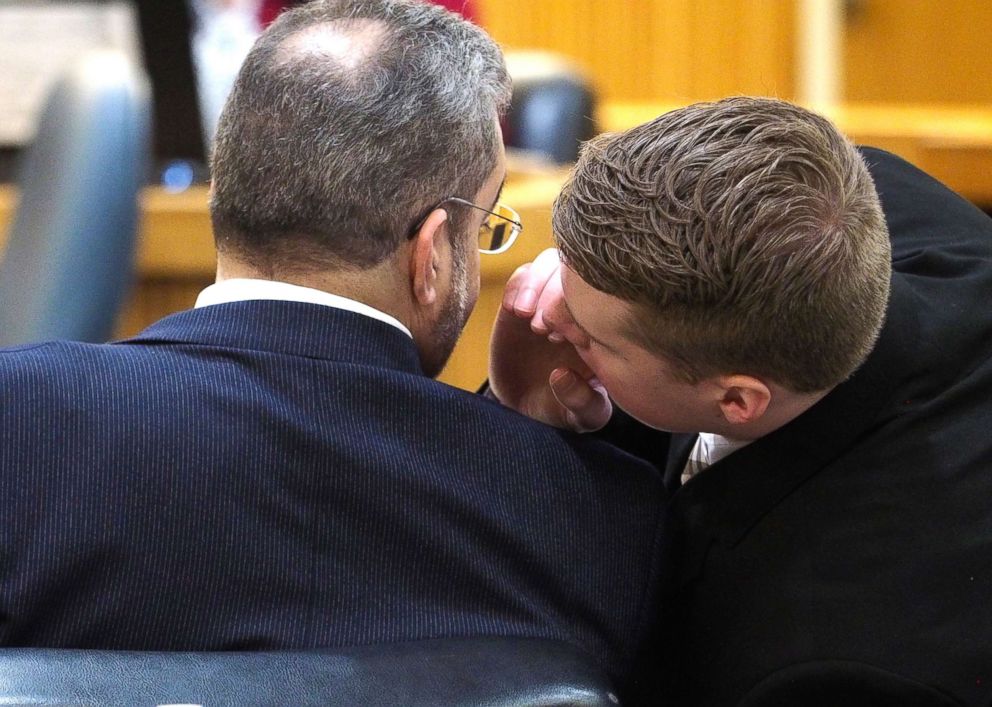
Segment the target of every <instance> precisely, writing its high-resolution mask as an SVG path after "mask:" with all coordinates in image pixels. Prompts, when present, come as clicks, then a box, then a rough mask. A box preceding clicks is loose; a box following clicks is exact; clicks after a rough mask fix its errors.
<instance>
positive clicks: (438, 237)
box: [410, 209, 448, 306]
mask: <svg viewBox="0 0 992 707" xmlns="http://www.w3.org/2000/svg"><path fill="white" fill-rule="evenodd" d="M447 221H448V212H447V211H445V210H444V209H434V210H433V211H431V212H430V214H428V216H427V218H426V219H425V220H424V223H423V225H421V227H420V228H419V229H417V233H416V234H415V235H414V237H413V242H412V248H411V249H410V282H411V284H412V285H413V296H414V297H415V298H416V300H417V302H418V303H420V304H422V305H425V306H429V305H432V304H434V301H435V300H436V299H437V269H438V263H439V259H440V253H439V251H438V247H439V246H440V245H441V244H443V243H445V242H446V240H445V234H444V224H445V223H447Z"/></svg>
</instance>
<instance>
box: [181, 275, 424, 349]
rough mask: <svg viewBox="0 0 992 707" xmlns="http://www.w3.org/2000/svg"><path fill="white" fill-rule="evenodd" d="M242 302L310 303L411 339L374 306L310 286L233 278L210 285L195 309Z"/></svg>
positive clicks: (400, 325)
mask: <svg viewBox="0 0 992 707" xmlns="http://www.w3.org/2000/svg"><path fill="white" fill-rule="evenodd" d="M246 300H280V301H284V302H308V303H310V304H322V305H324V306H326V307H334V308H335V309H344V310H347V311H349V312H354V313H355V314H362V315H364V316H366V317H372V318H373V319H378V320H379V321H380V322H385V323H386V324H389V325H391V326H394V327H396V328H397V329H399V330H400V331H402V332H403V333H404V334H406V335H407V336H409V337H410V338H411V339H412V338H413V334H411V333H410V330H409V329H407V328H406V327H405V326H404V325H403V324H402V323H401V322H400V321H399V320H398V319H396V318H395V317H392V316H390V315H388V314H386V313H385V312H380V311H379V310H378V309H376V308H374V307H370V306H368V305H367V304H365V303H363V302H358V301H356V300H353V299H348V298H347V297H341V296H340V295H332V294H331V293H330V292H324V291H323V290H315V289H313V288H312V287H301V286H300V285H291V284H289V283H288V282H276V281H274V280H251V279H248V278H236V279H232V280H224V281H222V282H218V283H215V284H213V285H210V287H208V288H206V289H205V290H203V292H201V293H200V296H199V297H197V298H196V305H195V306H196V307H209V306H211V305H214V304H226V303H228V302H244V301H246Z"/></svg>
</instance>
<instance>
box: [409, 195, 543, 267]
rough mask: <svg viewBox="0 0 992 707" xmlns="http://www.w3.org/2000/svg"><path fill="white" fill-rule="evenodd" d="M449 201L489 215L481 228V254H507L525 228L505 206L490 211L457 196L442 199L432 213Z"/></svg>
mask: <svg viewBox="0 0 992 707" xmlns="http://www.w3.org/2000/svg"><path fill="white" fill-rule="evenodd" d="M449 201H454V202H456V203H458V204H462V205H464V206H471V207H472V208H473V209H478V210H479V211H485V212H486V213H487V214H489V215H488V216H487V217H486V219H485V220H484V221H483V222H482V225H481V226H480V227H479V252H480V253H488V254H490V255H496V254H498V253H503V252H505V251H506V250H508V249H509V248H510V246H511V245H513V241H515V240H517V236H518V235H520V232H521V231H522V230H523V228H524V227H523V224H522V223H520V214H518V213H517V212H516V211H514V210H513V209H511V208H510V207H509V206H506V205H504V204H496V205H495V206H494V207H493V210H492V211H490V210H489V209H484V208H482V207H481V206H478V205H476V204H473V203H472V202H471V201H468V200H466V199H462V198H460V197H457V196H449V197H448V198H446V199H442V200H441V201H440V202H438V204H437V206H434V207H433V208H432V209H431V211H433V210H434V209H436V208H438V207H440V206H441V205H442V204H447V203H448V202H449ZM428 213H429V212H428ZM426 220H427V216H424V218H423V219H421V220H420V222H419V223H418V224H417V226H416V227H415V228H414V229H413V231H412V232H411V233H410V237H411V238H412V237H413V235H414V234H415V233H416V232H417V231H419V230H420V227H421V226H423V225H424V221H426Z"/></svg>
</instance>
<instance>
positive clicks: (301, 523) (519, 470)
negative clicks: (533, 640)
mask: <svg viewBox="0 0 992 707" xmlns="http://www.w3.org/2000/svg"><path fill="white" fill-rule="evenodd" d="M0 499H3V501H2V503H3V515H2V517H0V645H5V646H53V647H80V648H117V649H160V650H213V649H263V648H276V649H279V648H301V649H306V648H315V647H329V646H341V645H348V644H368V643H375V642H384V641H399V640H405V639H417V638H429V637H439V636H487V635H494V636H496V635H498V636H503V635H514V636H535V637H549V638H559V639H564V640H566V641H569V642H572V643H573V644H576V645H578V646H580V647H582V648H584V649H585V650H587V651H588V652H590V653H592V654H593V655H594V656H596V657H597V658H598V659H599V660H600V661H601V662H602V664H603V665H604V666H605V667H606V668H607V669H608V670H609V671H610V672H611V673H612V674H613V675H614V676H615V677H617V678H619V679H620V680H621V681H622V680H623V678H624V676H625V673H626V671H627V668H628V666H629V664H630V662H631V659H632V655H633V653H634V651H635V649H636V648H637V647H638V645H639V644H640V643H641V640H642V637H643V634H644V628H645V626H647V625H649V623H650V621H649V618H650V616H651V614H652V611H653V605H654V600H655V598H656V597H655V593H654V592H655V587H656V566H655V565H656V559H657V544H658V540H659V533H660V527H661V523H660V520H661V513H662V509H663V505H664V504H663V490H662V485H661V479H660V474H658V473H656V472H655V470H654V468H653V467H650V466H649V465H647V464H645V463H643V462H641V461H638V460H636V459H635V458H633V457H632V456H629V455H627V454H625V453H623V452H620V451H618V450H616V449H614V448H612V447H609V446H608V445H606V444H604V443H602V442H600V441H598V440H591V439H583V438H580V437H578V436H576V435H570V434H565V433H561V432H558V431H556V430H554V429H552V428H550V427H546V426H543V425H540V424H537V423H534V422H532V421H530V420H528V419H526V418H524V417H522V416H520V415H517V414H515V413H513V412H511V411H508V410H506V409H504V408H502V407H501V406H500V405H498V404H497V403H495V402H492V401H490V400H487V399H485V398H483V397H481V396H476V395H472V394H469V393H466V392H464V391H461V390H457V389H455V388H452V387H449V386H447V385H444V384H441V383H438V382H435V381H433V380H429V379H428V378H426V377H424V375H423V374H422V373H421V371H420V368H419V364H418V358H417V353H416V350H415V348H414V346H413V343H412V341H411V340H410V339H409V338H408V337H407V336H405V335H404V334H402V333H401V332H400V331H398V330H396V329H394V328H393V327H391V326H389V325H386V324H383V323H382V322H379V321H376V320H373V319H370V318H367V317H364V316H361V315H357V314H353V313H350V312H345V311H341V310H336V309H332V308H328V307H323V306H319V305H312V304H301V303H290V302H243V303H233V304H223V305H216V306H211V307H206V308H203V309H198V310H192V311H188V312H182V313H179V314H176V315H173V316H171V317H167V318H166V319H164V320H162V321H161V322H159V323H157V324H155V325H153V326H152V327H151V328H149V329H148V330H147V331H145V332H144V333H142V334H141V335H140V336H138V337H136V338H134V339H131V340H129V341H125V342H122V343H118V344H109V345H99V346H95V345H84V344H76V343H49V344H44V345H39V346H33V347H31V346H29V347H22V348H18V349H13V350H7V351H4V352H0Z"/></svg>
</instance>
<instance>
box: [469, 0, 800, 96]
mask: <svg viewBox="0 0 992 707" xmlns="http://www.w3.org/2000/svg"><path fill="white" fill-rule="evenodd" d="M480 8H481V14H482V22H483V24H484V25H485V27H486V28H487V29H488V30H489V31H490V32H491V33H492V35H493V36H494V37H495V38H496V40H497V41H499V42H500V43H501V44H502V45H503V46H504V47H505V48H507V49H547V50H551V51H555V52H558V53H561V54H563V55H565V56H567V57H570V58H572V59H574V60H575V61H576V62H577V63H578V64H579V66H580V67H582V68H583V69H584V70H585V71H586V73H587V74H588V75H589V77H590V80H591V81H592V83H593V85H594V87H595V88H596V90H597V92H598V94H599V95H600V96H601V97H602V98H603V99H604V100H666V99H672V100H676V101H680V102H684V101H690V100H701V99H709V98H717V97H720V96H725V95H731V94H741V93H749V94H761V95H775V96H779V97H782V98H790V97H792V96H793V94H794V90H795V77H794V71H793V63H794V56H795V49H794V37H795V28H794V25H795V7H794V3H793V2H792V0H539V1H538V2H535V1H534V0H484V1H483V2H480Z"/></svg>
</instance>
